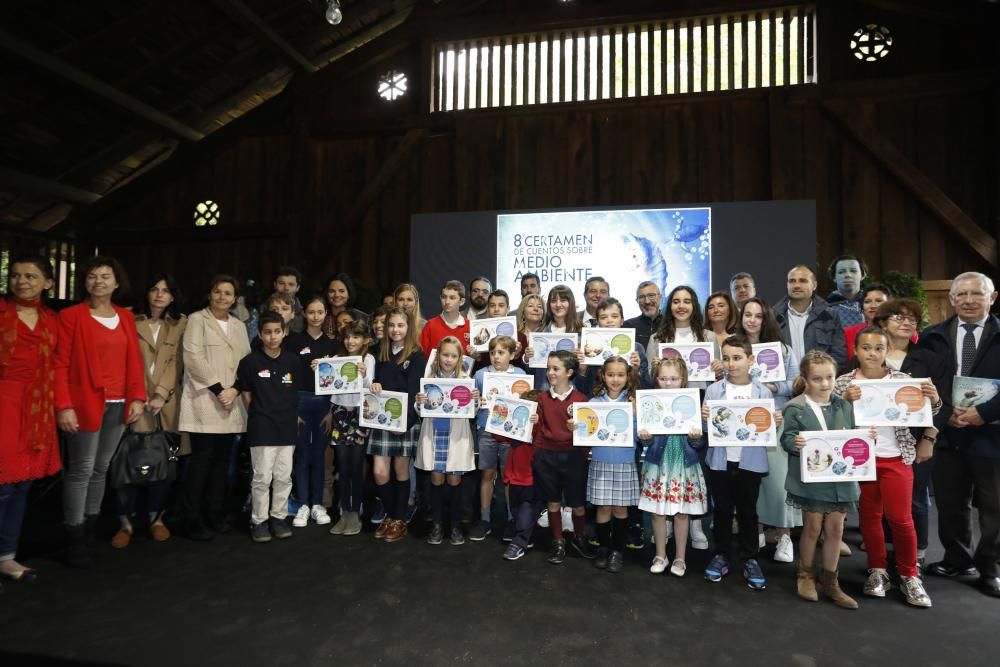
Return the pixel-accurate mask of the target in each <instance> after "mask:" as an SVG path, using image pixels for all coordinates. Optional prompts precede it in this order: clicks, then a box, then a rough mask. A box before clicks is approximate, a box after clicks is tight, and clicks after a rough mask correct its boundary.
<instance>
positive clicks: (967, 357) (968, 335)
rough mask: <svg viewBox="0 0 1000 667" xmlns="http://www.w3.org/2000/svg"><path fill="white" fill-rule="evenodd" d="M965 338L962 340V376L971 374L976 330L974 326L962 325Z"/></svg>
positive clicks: (974, 355)
mask: <svg viewBox="0 0 1000 667" xmlns="http://www.w3.org/2000/svg"><path fill="white" fill-rule="evenodd" d="M962 328H963V329H965V337H964V338H962V375H968V374H969V373H971V372H972V362H973V361H975V359H976V334H975V333H974V332H975V330H976V325H975V324H963V325H962Z"/></svg>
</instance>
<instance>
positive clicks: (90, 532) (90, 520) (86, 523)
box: [83, 514, 97, 547]
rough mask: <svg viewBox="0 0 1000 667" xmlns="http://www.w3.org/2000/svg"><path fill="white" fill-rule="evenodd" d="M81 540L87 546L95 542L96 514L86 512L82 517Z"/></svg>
mask: <svg viewBox="0 0 1000 667" xmlns="http://www.w3.org/2000/svg"><path fill="white" fill-rule="evenodd" d="M83 542H84V544H86V545H87V546H88V547H92V546H94V545H95V544H97V515H96V514H88V515H87V516H86V517H84V519H83Z"/></svg>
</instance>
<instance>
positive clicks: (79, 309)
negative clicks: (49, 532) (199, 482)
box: [55, 256, 146, 567]
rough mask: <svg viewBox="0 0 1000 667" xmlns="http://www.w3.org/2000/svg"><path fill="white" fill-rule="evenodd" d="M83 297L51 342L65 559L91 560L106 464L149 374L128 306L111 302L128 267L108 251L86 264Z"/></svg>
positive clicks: (138, 409)
mask: <svg viewBox="0 0 1000 667" xmlns="http://www.w3.org/2000/svg"><path fill="white" fill-rule="evenodd" d="M81 273H82V274H83V276H84V287H85V288H86V290H87V295H88V296H87V298H86V299H84V300H83V301H81V302H80V303H78V304H76V305H75V306H70V307H69V308H67V309H66V310H64V311H62V312H61V313H60V314H59V346H58V347H57V348H56V364H55V366H56V410H57V414H56V420H57V421H58V423H59V428H60V429H62V430H63V431H65V432H66V433H67V434H68V436H69V437H68V442H67V446H66V462H65V463H66V474H65V477H64V478H63V514H64V520H65V522H66V534H67V553H66V556H67V561H68V563H69V564H70V565H71V566H73V567H88V566H89V565H90V553H89V551H88V548H87V545H86V541H87V538H89V537H91V535H92V533H93V530H94V526H95V525H96V523H97V515H98V513H99V512H100V511H101V500H102V499H103V498H104V483H105V478H106V477H107V472H108V464H109V463H110V462H111V457H112V456H113V455H114V453H115V449H117V447H118V441H119V440H120V439H121V437H122V432H123V431H124V430H125V425H126V424H131V423H132V422H134V421H136V420H137V419H139V417H141V416H142V411H143V408H144V406H145V403H146V380H145V376H144V371H143V365H142V354H141V353H140V351H139V337H138V334H137V333H136V331H135V316H133V315H132V312H131V311H128V310H126V309H124V308H120V307H118V306H116V305H115V304H113V303H111V297H112V296H113V295H114V294H115V292H117V291H118V290H119V289H120V290H122V291H123V292H124V291H127V290H126V288H125V287H124V285H125V283H126V277H125V272H124V270H123V269H122V267H121V264H119V263H118V260H116V259H113V258H111V257H100V256H95V257H90V258H89V259H88V260H87V262H86V264H85V265H84V266H83V269H82V271H81Z"/></svg>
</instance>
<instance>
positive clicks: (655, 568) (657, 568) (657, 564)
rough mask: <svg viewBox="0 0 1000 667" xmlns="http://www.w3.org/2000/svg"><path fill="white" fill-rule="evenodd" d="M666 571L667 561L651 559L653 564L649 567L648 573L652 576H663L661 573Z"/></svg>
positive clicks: (658, 558)
mask: <svg viewBox="0 0 1000 667" xmlns="http://www.w3.org/2000/svg"><path fill="white" fill-rule="evenodd" d="M666 569H667V559H666V558H660V557H659V556H657V557H656V558H654V559H653V564H652V565H650V566H649V571H650V572H652V573H653V574H663V571H664V570H666Z"/></svg>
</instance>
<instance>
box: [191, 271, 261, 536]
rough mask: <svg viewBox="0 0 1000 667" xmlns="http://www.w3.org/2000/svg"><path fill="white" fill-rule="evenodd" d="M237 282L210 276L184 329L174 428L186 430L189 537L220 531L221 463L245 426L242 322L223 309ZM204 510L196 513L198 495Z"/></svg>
mask: <svg viewBox="0 0 1000 667" xmlns="http://www.w3.org/2000/svg"><path fill="white" fill-rule="evenodd" d="M238 289H239V284H238V283H237V281H236V279H235V278H233V277H231V276H216V277H215V278H214V279H213V280H212V285H211V288H210V291H209V296H208V308H205V309H204V310H200V311H198V312H196V313H192V314H191V316H190V317H189V318H188V323H187V329H186V330H185V333H184V345H183V349H184V355H183V358H184V382H183V384H182V385H181V401H180V430H181V431H184V432H186V433H189V434H190V436H191V456H190V459H189V462H188V469H187V477H186V479H185V480H184V488H183V489H182V490H181V519H182V521H183V531H184V532H185V533H186V534H187V536H188V537H190V538H191V539H193V540H210V539H212V533H211V532H209V531H208V529H207V528H206V525H205V522H204V519H206V518H207V520H208V526H209V527H210V528H212V529H213V530H214V531H215V532H226V530H228V525H227V523H226V519H225V514H224V503H225V488H226V468H227V466H228V462H229V450H230V448H231V447H232V444H233V439H234V437H235V435H236V434H237V433H243V432H244V431H245V430H246V421H247V416H246V410H245V408H244V407H243V401H241V400H239V391H237V390H236V389H235V388H234V387H233V384H234V383H235V382H236V367H237V366H238V365H239V363H240V359H242V358H243V357H245V356H246V355H248V354H249V353H250V341H249V340H248V339H247V330H246V326H245V325H244V324H243V322H241V321H240V320H239V319H238V318H236V317H233V316H231V315H230V313H229V311H230V309H231V308H232V306H233V303H234V302H235V301H236V293H237V291H238ZM203 498H204V499H205V501H206V505H207V507H206V513H205V514H206V515H207V516H203V514H202V499H203Z"/></svg>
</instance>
